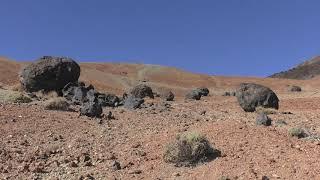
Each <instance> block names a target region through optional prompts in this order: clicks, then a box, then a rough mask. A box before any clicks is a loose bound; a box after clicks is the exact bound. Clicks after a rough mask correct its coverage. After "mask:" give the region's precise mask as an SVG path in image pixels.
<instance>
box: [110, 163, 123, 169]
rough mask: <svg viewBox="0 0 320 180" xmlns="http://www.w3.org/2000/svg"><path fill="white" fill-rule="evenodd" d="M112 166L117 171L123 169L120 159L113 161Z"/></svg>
mask: <svg viewBox="0 0 320 180" xmlns="http://www.w3.org/2000/svg"><path fill="white" fill-rule="evenodd" d="M111 167H112V169H113V170H115V171H117V170H120V169H121V165H120V163H119V162H118V161H112V163H111Z"/></svg>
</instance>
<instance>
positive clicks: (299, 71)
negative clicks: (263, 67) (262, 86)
mask: <svg viewBox="0 0 320 180" xmlns="http://www.w3.org/2000/svg"><path fill="white" fill-rule="evenodd" d="M318 75H320V56H317V57H315V58H313V59H311V60H309V61H305V62H304V63H302V64H299V65H298V66H296V67H294V68H292V69H289V70H287V71H283V72H280V73H276V74H273V75H271V76H270V77H271V78H287V79H311V78H313V77H315V76H318Z"/></svg>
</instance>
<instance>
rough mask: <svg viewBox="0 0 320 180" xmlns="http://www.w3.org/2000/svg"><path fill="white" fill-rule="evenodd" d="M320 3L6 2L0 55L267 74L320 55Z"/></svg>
mask: <svg viewBox="0 0 320 180" xmlns="http://www.w3.org/2000/svg"><path fill="white" fill-rule="evenodd" d="M319 22H320V1H319V0H114V1H112V0H1V1H0V23H1V24H0V56H5V57H9V58H11V59H16V60H33V59H36V58H38V57H40V56H42V55H56V56H69V57H72V58H74V59H76V60H78V61H112V62H131V63H147V64H160V65H167V66H175V67H178V68H181V69H185V70H189V71H193V72H200V73H207V74H210V75H242V76H267V75H270V74H272V73H274V72H278V71H281V70H285V69H287V68H289V67H292V66H294V65H296V64H298V63H300V62H302V61H303V60H306V59H309V58H311V57H314V56H316V55H320V23H319Z"/></svg>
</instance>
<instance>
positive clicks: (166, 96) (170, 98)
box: [160, 91, 174, 101]
mask: <svg viewBox="0 0 320 180" xmlns="http://www.w3.org/2000/svg"><path fill="white" fill-rule="evenodd" d="M160 97H161V98H162V99H164V100H166V101H173V99H174V94H173V93H172V92H171V91H165V92H163V93H161V95H160Z"/></svg>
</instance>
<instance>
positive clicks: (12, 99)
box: [0, 89, 32, 103]
mask: <svg viewBox="0 0 320 180" xmlns="http://www.w3.org/2000/svg"><path fill="white" fill-rule="evenodd" d="M0 102H3V103H30V102H32V99H31V98H30V97H28V96H26V95H24V94H22V93H20V92H16V91H12V90H4V89H0Z"/></svg>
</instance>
